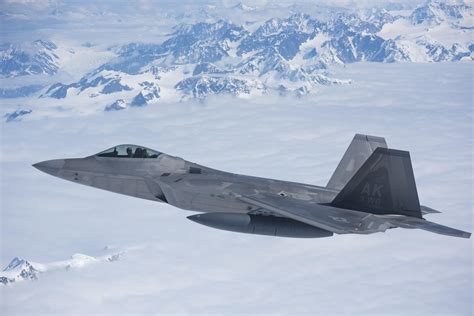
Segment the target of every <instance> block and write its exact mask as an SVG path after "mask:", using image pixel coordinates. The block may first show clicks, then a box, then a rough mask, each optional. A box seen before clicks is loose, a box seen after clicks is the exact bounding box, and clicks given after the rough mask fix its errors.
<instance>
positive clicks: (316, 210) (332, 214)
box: [238, 193, 394, 234]
mask: <svg viewBox="0 0 474 316" xmlns="http://www.w3.org/2000/svg"><path fill="white" fill-rule="evenodd" d="M238 199H239V200H241V201H244V202H246V203H249V204H251V205H254V206H256V207H258V208H263V209H266V210H269V211H271V212H273V213H275V214H277V215H279V216H283V217H288V218H291V219H293V220H296V221H300V222H303V223H306V224H309V225H312V226H315V227H318V228H321V229H324V230H327V231H330V232H333V233H336V234H348V233H358V234H371V233H376V232H382V231H385V230H387V229H388V228H391V227H394V226H393V225H392V224H391V223H390V222H388V221H387V220H385V219H383V218H380V217H378V216H376V215H373V214H369V213H363V212H358V211H352V210H346V209H341V208H337V207H332V206H328V205H321V204H317V203H315V202H308V201H302V200H297V199H294V198H291V197H288V196H285V197H281V196H278V195H276V196H275V195H270V194H264V193H259V194H258V195H252V196H239V197H238Z"/></svg>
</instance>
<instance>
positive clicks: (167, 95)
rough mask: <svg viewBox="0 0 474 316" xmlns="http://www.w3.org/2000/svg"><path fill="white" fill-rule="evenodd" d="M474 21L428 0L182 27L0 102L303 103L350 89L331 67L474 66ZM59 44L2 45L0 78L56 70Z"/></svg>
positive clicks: (115, 105)
mask: <svg viewBox="0 0 474 316" xmlns="http://www.w3.org/2000/svg"><path fill="white" fill-rule="evenodd" d="M254 9H255V8H253V7H250V6H244V5H239V6H236V7H235V10H243V11H246V12H253V10H254ZM395 9H399V8H397V7H395ZM471 23H472V8H471V7H470V6H468V5H467V4H465V3H464V2H462V1H460V2H458V1H455V2H444V1H430V2H427V3H425V4H423V5H421V6H419V7H417V8H415V9H414V10H412V11H411V12H406V11H403V10H387V9H384V8H374V9H371V10H368V11H365V12H363V13H348V12H342V13H336V14H334V15H333V16H331V18H330V19H327V20H321V19H317V18H313V17H311V16H310V15H308V14H303V13H295V14H292V15H290V16H288V17H287V18H271V19H268V20H266V21H265V22H263V23H260V24H258V23H257V24H256V23H250V22H249V23H244V24H238V23H233V22H231V21H229V20H224V19H219V20H215V21H206V22H198V23H193V24H183V23H181V24H178V25H177V26H176V27H174V29H173V32H172V33H171V34H169V35H168V36H167V37H166V39H165V40H164V41H162V42H160V43H139V42H136V43H135V42H133V43H126V44H123V45H119V46H114V47H110V48H109V50H111V51H113V57H112V58H110V59H109V60H108V61H107V62H105V63H103V64H101V65H100V66H99V67H96V68H95V69H93V70H92V71H89V72H87V73H84V74H82V77H81V78H80V79H79V80H77V81H73V82H57V83H55V84H52V85H49V86H46V87H44V86H40V85H28V86H22V87H15V88H14V89H12V88H9V89H6V88H2V89H0V97H2V98H15V97H23V96H28V95H30V96H31V95H32V96H39V97H42V98H54V99H64V100H70V101H73V100H78V101H80V102H98V103H100V104H102V105H103V109H104V110H106V111H113V110H122V109H125V108H127V107H129V106H130V107H141V106H146V105H148V104H153V103H157V102H160V101H161V100H164V101H179V100H184V99H189V98H196V99H204V98H206V97H208V96H211V95H220V94H230V95H234V96H238V97H244V98H245V97H252V96H255V95H265V94H267V93H269V92H272V91H274V92H277V93H280V94H293V95H295V96H302V95H304V94H307V93H314V92H317V89H318V86H321V85H333V84H350V82H351V80H350V79H346V78H344V79H340V78H333V75H332V74H331V69H332V67H339V66H341V65H344V64H348V63H354V62H380V63H394V62H446V61H461V60H462V61H465V60H468V61H472V59H473V54H472V52H473V50H474V42H473V41H472V30H473V26H472V25H471ZM60 45H61V44H60V43H53V42H51V41H45V40H38V41H35V42H33V43H25V44H22V45H19V46H15V45H12V44H9V43H5V44H3V45H2V46H0V56H1V61H0V74H1V76H2V77H3V78H11V77H21V76H34V75H38V74H46V75H54V74H56V73H58V72H60V71H61V69H60V67H59V66H58V65H60V61H58V59H59V57H58V55H57V54H56V53H55V50H56V49H58V46H60Z"/></svg>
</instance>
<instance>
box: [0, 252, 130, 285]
mask: <svg viewBox="0 0 474 316" xmlns="http://www.w3.org/2000/svg"><path fill="white" fill-rule="evenodd" d="M103 252H104V253H105V254H102V255H99V256H95V257H94V256H88V255H83V254H79V253H78V254H74V255H73V256H71V258H70V259H67V260H62V261H54V262H49V263H38V262H32V261H27V260H25V259H21V258H18V257H15V258H13V260H12V261H11V262H10V264H8V266H7V267H6V268H5V269H4V270H3V271H2V272H0V283H1V284H4V285H7V284H11V283H15V282H20V281H24V280H37V279H38V278H39V276H40V275H41V274H43V273H46V272H50V271H55V270H69V269H71V268H82V267H84V266H86V265H90V264H94V263H100V262H113V261H117V260H119V259H120V258H121V257H122V256H123V255H124V253H125V252H126V251H125V250H120V251H117V250H116V251H110V249H108V248H107V247H106V248H104V249H103Z"/></svg>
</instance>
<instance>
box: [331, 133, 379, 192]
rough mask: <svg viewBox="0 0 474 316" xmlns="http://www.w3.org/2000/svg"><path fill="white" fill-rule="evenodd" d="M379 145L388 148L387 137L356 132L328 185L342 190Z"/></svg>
mask: <svg viewBox="0 0 474 316" xmlns="http://www.w3.org/2000/svg"><path fill="white" fill-rule="evenodd" d="M378 147H383V148H387V143H386V142H385V138H383V137H377V136H369V135H362V134H356V135H355V136H354V138H353V139H352V142H351V144H350V145H349V147H348V148H347V150H346V153H345V154H344V156H343V157H342V159H341V161H340V162H339V165H338V166H337V168H336V170H335V171H334V173H333V175H332V177H331V179H330V180H329V182H328V184H327V185H326V187H327V188H330V189H336V190H341V189H342V188H343V187H344V186H345V185H346V184H347V182H349V180H350V179H351V178H352V176H353V175H354V174H355V173H356V172H357V170H359V168H360V167H361V166H362V164H363V163H364V162H365V161H366V160H367V158H369V157H370V155H371V154H372V153H373V152H374V150H375V149H376V148H378Z"/></svg>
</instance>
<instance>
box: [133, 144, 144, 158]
mask: <svg viewBox="0 0 474 316" xmlns="http://www.w3.org/2000/svg"><path fill="white" fill-rule="evenodd" d="M133 158H142V149H141V148H140V147H138V148H137V149H135V154H134V155H133Z"/></svg>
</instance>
